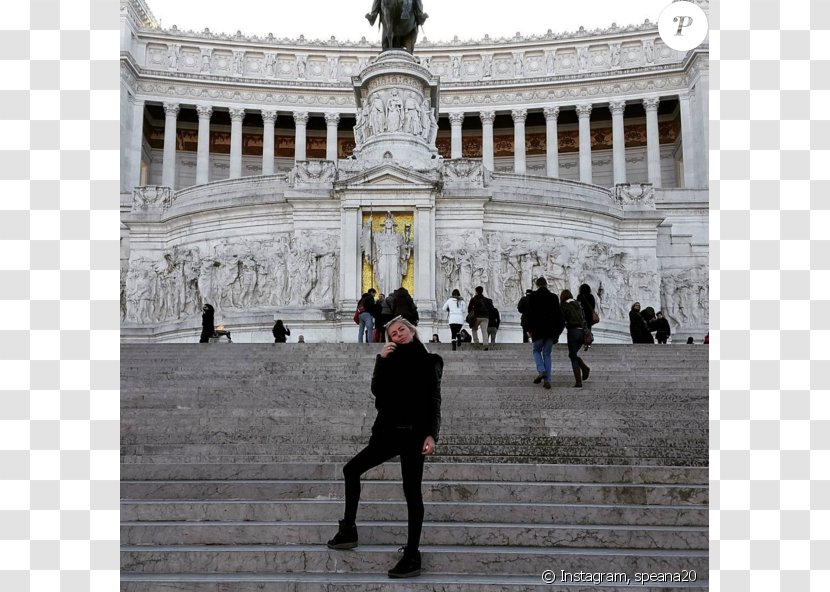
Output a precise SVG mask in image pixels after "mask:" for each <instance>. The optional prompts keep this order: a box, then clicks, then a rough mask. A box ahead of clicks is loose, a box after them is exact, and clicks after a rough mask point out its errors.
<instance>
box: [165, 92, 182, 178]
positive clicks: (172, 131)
mask: <svg viewBox="0 0 830 592" xmlns="http://www.w3.org/2000/svg"><path fill="white" fill-rule="evenodd" d="M178 116H179V105H178V104H177V103H165V104H164V156H163V157H162V168H161V184H162V185H164V186H165V187H172V188H173V189H175V188H176V187H175V185H176V118H177V117H178Z"/></svg>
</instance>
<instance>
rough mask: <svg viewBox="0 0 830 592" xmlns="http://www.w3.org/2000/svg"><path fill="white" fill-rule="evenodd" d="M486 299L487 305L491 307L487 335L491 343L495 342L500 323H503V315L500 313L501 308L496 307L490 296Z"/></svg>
mask: <svg viewBox="0 0 830 592" xmlns="http://www.w3.org/2000/svg"><path fill="white" fill-rule="evenodd" d="M484 300H485V301H486V302H487V306H489V307H490V317H489V318H488V319H487V337H488V338H489V340H490V343H495V342H496V333H498V332H499V325H501V315H500V314H499V309H498V308H496V305H495V304H493V301H492V300H491V299H490V298H485V299H484Z"/></svg>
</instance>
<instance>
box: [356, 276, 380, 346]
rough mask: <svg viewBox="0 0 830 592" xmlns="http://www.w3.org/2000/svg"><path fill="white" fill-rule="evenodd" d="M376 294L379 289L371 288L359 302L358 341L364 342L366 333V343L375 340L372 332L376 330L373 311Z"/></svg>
mask: <svg viewBox="0 0 830 592" xmlns="http://www.w3.org/2000/svg"><path fill="white" fill-rule="evenodd" d="M375 294H377V291H376V290H375V289H374V288H369V290H368V291H367V292H366V293H365V294H363V296H361V297H360V301H359V302H358V303H357V311H356V312H355V322H356V323H357V342H358V343H363V337H364V335H365V336H366V343H372V341H373V335H372V334H373V333H374V330H375V317H374V316H372V311H373V310H374V308H375Z"/></svg>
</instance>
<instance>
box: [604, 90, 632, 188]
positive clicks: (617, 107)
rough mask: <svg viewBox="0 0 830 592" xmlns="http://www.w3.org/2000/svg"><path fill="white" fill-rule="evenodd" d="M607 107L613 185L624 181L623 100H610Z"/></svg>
mask: <svg viewBox="0 0 830 592" xmlns="http://www.w3.org/2000/svg"><path fill="white" fill-rule="evenodd" d="M608 108H609V109H610V110H611V135H612V138H613V139H612V150H611V152H612V154H613V161H614V165H613V167H614V185H619V184H620V183H626V182H627V181H626V173H625V125H624V123H623V113H624V112H625V101H611V103H609V105H608Z"/></svg>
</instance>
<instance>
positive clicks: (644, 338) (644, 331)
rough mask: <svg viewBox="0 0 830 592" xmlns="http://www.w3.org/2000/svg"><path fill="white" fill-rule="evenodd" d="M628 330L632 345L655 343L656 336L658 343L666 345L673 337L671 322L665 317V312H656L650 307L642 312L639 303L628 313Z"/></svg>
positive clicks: (632, 306)
mask: <svg viewBox="0 0 830 592" xmlns="http://www.w3.org/2000/svg"><path fill="white" fill-rule="evenodd" d="M628 329H629V332H630V333H631V342H632V343H654V338H655V335H656V337H657V343H662V344H666V343H668V340H669V337H671V327H670V326H669V320H668V319H667V318H666V317H664V316H663V312H662V311H658V312H654V309H653V308H652V307H650V306H648V307H646V308H644V309H642V310H640V303H639V302H635V303H634V304H632V305H631V310H630V311H629V313H628ZM652 333H655V335H652Z"/></svg>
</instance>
